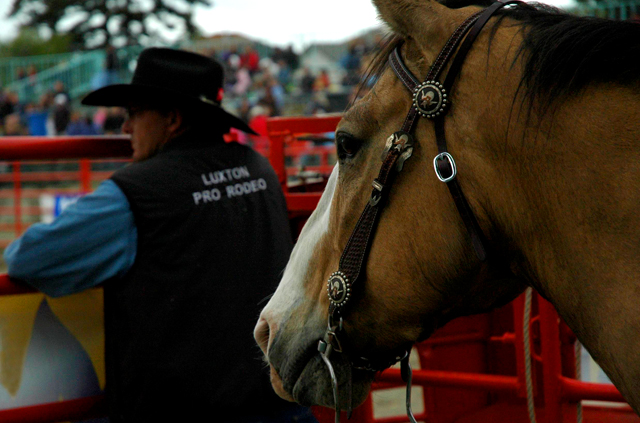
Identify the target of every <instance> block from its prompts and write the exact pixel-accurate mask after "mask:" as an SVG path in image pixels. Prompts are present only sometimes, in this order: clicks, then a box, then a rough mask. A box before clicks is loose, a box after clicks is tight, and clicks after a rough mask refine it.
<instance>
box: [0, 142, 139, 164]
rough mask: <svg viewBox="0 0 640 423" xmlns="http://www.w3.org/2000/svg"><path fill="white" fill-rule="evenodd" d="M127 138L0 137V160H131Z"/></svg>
mask: <svg viewBox="0 0 640 423" xmlns="http://www.w3.org/2000/svg"><path fill="white" fill-rule="evenodd" d="M132 152H133V151H132V150H131V143H130V142H129V137H126V136H93V137H85V136H82V137H69V136H67V137H55V138H51V137H0V160H42V159H44V160H52V159H82V158H94V157H95V158H105V157H131V154H132Z"/></svg>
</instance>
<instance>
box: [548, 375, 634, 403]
mask: <svg viewBox="0 0 640 423" xmlns="http://www.w3.org/2000/svg"><path fill="white" fill-rule="evenodd" d="M560 383H561V385H562V398H563V399H564V400H565V401H570V402H577V401H580V400H598V401H614V402H626V400H625V399H624V398H623V397H622V394H621V393H620V391H618V389H616V387H615V386H613V385H611V384H608V383H592V382H582V381H580V380H576V379H571V378H568V377H564V376H561V377H560Z"/></svg>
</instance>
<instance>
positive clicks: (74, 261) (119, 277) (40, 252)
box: [4, 48, 315, 423]
mask: <svg viewBox="0 0 640 423" xmlns="http://www.w3.org/2000/svg"><path fill="white" fill-rule="evenodd" d="M222 81H223V71H222V67H221V66H220V65H219V64H218V63H217V62H215V61H214V60H211V59H210V58H207V57H205V56H201V55H198V54H194V53H189V52H186V51H180V50H172V49H165V48H149V49H146V50H144V51H143V52H142V53H141V55H140V57H139V59H138V64H137V68H136V70H135V73H134V75H133V80H132V82H131V83H130V84H120V85H111V86H107V87H103V88H101V89H99V90H97V91H94V92H92V93H90V94H89V95H87V97H85V98H84V100H83V103H84V104H86V105H100V106H111V107H116V106H124V107H126V109H127V119H126V121H125V122H124V124H123V132H124V133H126V134H129V135H130V136H131V146H132V149H133V156H132V159H133V163H132V164H130V165H129V166H126V167H125V168H122V169H120V170H118V171H116V172H115V173H114V174H113V176H112V177H111V178H110V179H109V180H107V181H105V182H103V183H102V184H101V185H100V186H99V187H98V188H97V190H96V191H95V192H94V193H92V194H89V195H87V196H85V197H83V198H81V199H79V200H78V201H77V202H76V203H75V204H73V205H71V206H69V207H68V208H66V209H65V210H64V211H63V212H62V214H61V215H60V216H59V217H58V218H57V219H56V220H55V221H54V222H52V223H51V224H36V225H33V226H31V227H30V228H29V229H28V230H27V231H26V232H25V234H24V235H23V236H22V237H20V238H18V239H17V240H16V241H14V242H13V243H12V244H11V245H9V247H8V248H7V249H6V250H5V253H4V258H5V261H6V263H7V265H8V273H9V276H10V277H11V278H12V279H14V280H17V281H21V282H22V283H26V284H28V285H30V286H32V287H35V288H37V289H39V290H40V291H42V292H44V293H46V294H48V295H51V296H61V295H68V294H71V293H74V292H78V291H81V290H85V289H89V288H91V287H95V286H97V285H101V284H102V285H103V287H104V296H105V335H106V369H107V385H106V394H107V398H108V405H109V418H110V421H111V422H112V423H120V422H135V423H145V422H167V421H174V422H196V421H203V420H211V421H216V422H242V423H258V422H261V423H276V422H278V423H287V422H289V423H293V422H298V423H304V422H314V421H315V419H314V418H313V416H312V414H311V413H310V411H309V409H307V408H304V407H301V406H299V405H297V404H293V403H289V402H286V401H284V400H281V399H280V398H279V397H277V396H276V395H275V393H274V392H273V390H272V388H271V384H270V382H269V376H268V373H267V371H266V369H265V367H264V364H263V362H262V360H261V353H260V351H259V350H258V349H257V348H256V346H255V342H254V340H253V326H254V323H255V319H256V317H257V316H258V314H259V310H260V305H259V304H260V303H261V302H262V301H263V300H264V299H265V298H267V297H268V296H269V295H270V294H271V293H272V292H273V291H274V290H275V288H276V285H277V282H278V279H279V277H280V274H281V272H282V270H283V269H284V267H285V265H286V263H287V260H288V257H289V254H290V252H291V248H292V237H291V233H290V229H289V220H288V215H287V207H286V203H285V199H284V196H283V194H282V190H281V188H280V184H279V182H278V178H277V176H276V174H275V172H274V171H273V169H272V168H271V166H270V164H269V162H268V160H267V159H266V158H264V157H263V156H261V155H259V154H258V153H256V152H255V151H254V150H252V149H251V148H249V147H246V146H243V145H240V144H238V143H225V142H224V140H223V134H225V133H227V132H228V131H229V129H230V128H237V129H239V130H242V131H244V132H247V133H254V132H253V131H252V130H251V129H250V128H249V126H248V125H247V124H246V123H244V122H243V121H241V120H240V119H238V118H236V117H235V116H233V115H231V114H229V113H228V112H226V111H225V110H224V109H222V107H221V101H222V98H223V91H222V83H223V82H222Z"/></svg>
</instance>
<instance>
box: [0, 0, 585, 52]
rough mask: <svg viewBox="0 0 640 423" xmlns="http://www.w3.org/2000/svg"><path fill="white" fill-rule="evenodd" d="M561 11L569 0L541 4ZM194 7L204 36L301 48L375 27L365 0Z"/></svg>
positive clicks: (0, 3)
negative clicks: (234, 37)
mask: <svg viewBox="0 0 640 423" xmlns="http://www.w3.org/2000/svg"><path fill="white" fill-rule="evenodd" d="M543 2H545V3H549V4H553V5H555V6H558V7H564V6H566V5H570V4H572V2H573V0H544V1H543ZM11 3H12V0H0V40H2V41H7V40H10V39H11V38H13V37H15V35H16V28H17V26H18V21H17V20H16V19H11V20H9V19H6V15H7V13H8V11H9V8H10V6H11ZM214 3H215V6H214V7H212V8H207V9H205V8H202V7H199V8H198V9H197V11H196V17H195V20H196V23H197V25H198V26H199V27H200V28H201V29H202V31H203V32H204V34H206V35H211V34H215V33H220V32H234V33H241V34H245V35H248V36H250V37H252V38H257V39H260V40H264V41H267V42H268V43H269V44H272V45H274V44H276V45H288V44H294V45H295V46H296V47H298V48H299V47H301V46H306V45H308V44H309V43H311V42H315V41H341V40H345V39H347V38H350V37H353V36H354V35H357V34H359V33H361V32H362V31H365V30H367V29H370V28H373V27H375V26H378V25H379V22H378V20H377V16H376V11H375V9H374V7H373V5H372V4H371V0H323V1H321V2H308V1H304V0H271V1H268V0H214Z"/></svg>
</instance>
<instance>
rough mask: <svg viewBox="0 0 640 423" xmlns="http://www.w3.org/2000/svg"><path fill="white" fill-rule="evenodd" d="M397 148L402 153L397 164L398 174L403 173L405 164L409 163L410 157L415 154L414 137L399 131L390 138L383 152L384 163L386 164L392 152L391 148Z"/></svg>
mask: <svg viewBox="0 0 640 423" xmlns="http://www.w3.org/2000/svg"><path fill="white" fill-rule="evenodd" d="M393 147H395V148H397V149H398V150H399V151H400V157H399V158H398V161H397V162H396V170H397V171H398V172H401V171H402V168H403V166H404V162H405V161H407V159H408V158H409V157H411V155H412V154H413V137H412V136H411V134H407V133H406V132H403V131H398V132H395V133H394V134H392V135H391V136H389V138H387V143H386V144H385V147H384V151H383V152H382V156H381V158H382V161H383V162H384V161H385V159H386V158H387V155H388V154H389V151H391V148H393Z"/></svg>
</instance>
